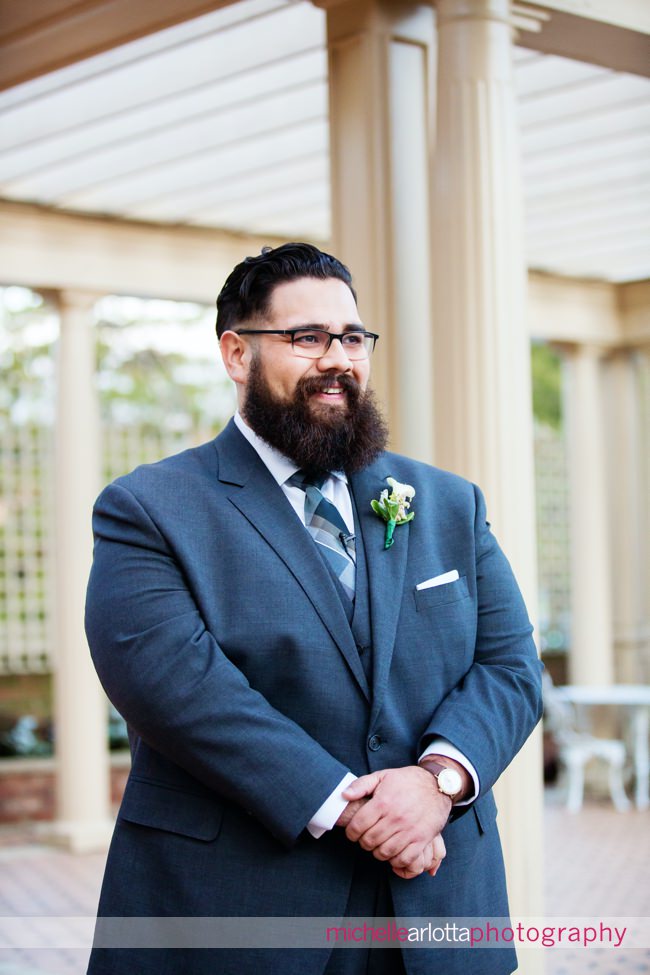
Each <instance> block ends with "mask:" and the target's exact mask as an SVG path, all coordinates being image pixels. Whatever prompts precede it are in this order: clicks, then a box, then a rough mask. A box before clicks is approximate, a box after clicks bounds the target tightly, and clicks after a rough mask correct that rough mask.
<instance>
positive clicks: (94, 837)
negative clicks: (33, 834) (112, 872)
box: [37, 819, 115, 853]
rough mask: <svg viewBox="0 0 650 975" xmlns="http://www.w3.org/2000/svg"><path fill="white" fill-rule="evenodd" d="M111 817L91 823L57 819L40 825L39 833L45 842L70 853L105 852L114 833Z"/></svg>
mask: <svg viewBox="0 0 650 975" xmlns="http://www.w3.org/2000/svg"><path fill="white" fill-rule="evenodd" d="M114 826H115V824H114V822H113V821H112V820H110V819H106V820H97V821H92V822H89V823H79V822H74V821H70V820H68V821H65V820H55V821H54V822H53V823H43V824H42V825H39V827H38V830H37V833H38V835H39V838H40V839H41V840H42V841H43V842H44V843H50V844H52V846H58V847H61V848H62V849H64V850H67V851H68V852H70V853H105V852H106V851H107V850H108V847H109V844H110V841H111V837H112V835H113V829H114Z"/></svg>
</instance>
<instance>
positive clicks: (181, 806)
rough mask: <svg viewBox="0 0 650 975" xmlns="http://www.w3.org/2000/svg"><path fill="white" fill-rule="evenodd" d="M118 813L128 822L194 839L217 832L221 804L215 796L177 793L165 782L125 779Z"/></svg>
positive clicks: (211, 838) (215, 835)
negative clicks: (161, 783)
mask: <svg viewBox="0 0 650 975" xmlns="http://www.w3.org/2000/svg"><path fill="white" fill-rule="evenodd" d="M119 816H120V818H121V819H125V820H127V822H129V823H137V824H138V825H139V826H150V827H152V828H153V829H162V830H166V831H167V832H170V833H179V834H180V835H182V836H191V837H193V838H194V839H197V840H214V839H216V837H217V836H218V835H219V830H220V829H221V821H222V819H223V806H222V805H221V803H220V802H219V801H218V800H217V799H212V798H211V797H210V796H200V795H195V794H193V793H189V792H179V791H178V790H177V789H170V788H169V787H168V786H166V785H159V784H158V783H155V782H145V781H143V780H142V779H133V778H131V779H129V781H128V783H127V786H126V789H125V790H124V797H123V799H122V805H121V806H120V812H119Z"/></svg>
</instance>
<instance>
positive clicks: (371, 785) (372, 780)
mask: <svg viewBox="0 0 650 975" xmlns="http://www.w3.org/2000/svg"><path fill="white" fill-rule="evenodd" d="M381 778H382V774H381V772H371V773H370V774H369V775H361V776H359V778H358V779H355V780H354V782H351V783H350V785H349V786H348V787H347V789H345V790H344V791H343V798H344V799H347V800H348V802H350V801H353V800H355V799H363V798H364V796H369V795H372V793H373V792H374V791H375V789H376V788H377V786H378V785H379V783H380V782H381Z"/></svg>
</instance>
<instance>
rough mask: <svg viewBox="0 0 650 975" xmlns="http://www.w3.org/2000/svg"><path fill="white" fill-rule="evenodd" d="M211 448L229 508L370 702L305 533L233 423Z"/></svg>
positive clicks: (328, 582)
mask: <svg viewBox="0 0 650 975" xmlns="http://www.w3.org/2000/svg"><path fill="white" fill-rule="evenodd" d="M215 446H216V448H217V452H218V456H219V473H218V476H219V480H220V481H222V482H224V483H229V484H232V485H233V490H232V492H231V493H230V495H229V500H230V502H231V504H233V505H234V506H235V508H237V510H238V511H240V512H241V514H242V515H243V516H244V517H245V518H246V519H247V521H249V522H250V524H251V525H252V526H253V527H254V528H255V529H256V531H258V532H259V534H260V536H261V537H262V538H263V539H264V541H265V542H266V543H267V544H268V545H269V546H270V547H271V548H272V549H273V550H274V552H275V553H276V555H277V556H278V557H279V558H280V559H282V561H283V562H284V564H285V565H286V566H287V568H288V569H289V571H290V572H291V573H292V574H293V576H294V578H295V579H296V582H297V583H298V585H299V586H300V587H301V588H302V589H303V591H304V592H305V595H306V596H307V598H308V599H309V600H310V601H311V603H312V605H313V607H314V609H315V611H316V613H317V614H318V616H319V617H320V619H321V621H322V622H323V624H324V626H325V627H326V628H327V630H328V631H329V633H330V635H331V637H332V639H333V640H334V642H335V643H336V645H337V646H338V648H339V650H340V651H341V653H342V654H343V656H344V657H345V659H346V661H347V663H348V665H349V667H350V670H351V671H352V673H353V674H354V676H355V678H356V680H357V681H358V683H359V684H360V686H361V688H362V690H363V692H364V694H365V696H366V698H368V699H369V698H370V690H369V687H368V682H367V680H366V676H365V674H364V672H363V667H362V665H361V660H360V657H359V653H358V651H357V648H356V644H355V642H354V638H353V636H352V632H351V630H350V624H349V623H348V620H347V617H346V615H345V611H344V609H343V606H342V604H341V599H340V597H339V595H338V593H337V591H336V588H335V586H334V583H333V581H332V578H331V576H330V573H329V572H328V570H327V568H326V566H325V564H324V562H323V560H322V559H321V557H320V556H319V554H318V552H317V551H316V550H315V548H314V542H313V540H312V539H311V537H310V536H309V533H308V532H307V531H305V528H304V527H303V526H302V525H301V524H300V521H299V520H298V518H296V515H295V513H294V511H293V510H292V508H291V505H290V504H289V501H288V500H287V498H286V497H285V495H284V493H283V491H282V489H281V488H280V487H279V486H278V484H277V482H276V481H275V479H274V478H273V477H272V476H271V474H270V473H269V471H268V469H267V468H266V466H265V464H264V463H263V462H262V461H261V460H260V458H259V456H258V454H257V452H256V451H255V450H254V449H253V447H252V446H251V445H250V444H249V443H248V442H247V440H246V439H245V437H243V436H242V435H241V434H240V432H239V431H238V430H237V428H236V426H235V425H234V423H232V421H231V423H230V424H229V425H228V426H227V427H226V429H225V430H224V432H223V433H222V434H221V436H219V437H218V438H217V440H216V442H215Z"/></svg>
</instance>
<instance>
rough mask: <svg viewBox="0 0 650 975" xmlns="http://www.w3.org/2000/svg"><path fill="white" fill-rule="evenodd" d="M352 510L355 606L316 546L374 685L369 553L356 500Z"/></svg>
mask: <svg viewBox="0 0 650 975" xmlns="http://www.w3.org/2000/svg"><path fill="white" fill-rule="evenodd" d="M350 497H352V495H350ZM352 507H353V509H354V527H355V531H356V535H355V548H356V566H357V570H356V588H355V596H354V603H352V601H351V600H350V598H349V597H348V595H347V593H346V592H345V590H344V589H343V587H342V585H341V583H340V582H339V580H338V579H337V577H336V574H335V573H334V571H333V569H332V568H331V567H330V564H329V562H328V561H327V559H326V557H325V555H324V554H323V552H322V548H321V546H320V545H318V544H317V543H316V542H314V544H315V545H316V548H317V549H318V551H319V553H320V556H321V558H322V560H323V562H324V563H325V565H326V566H327V570H328V572H329V574H330V576H331V577H332V580H333V582H334V585H335V587H336V591H337V593H338V594H339V598H340V600H341V603H342V605H343V609H344V610H345V615H346V616H347V618H348V623H349V624H350V629H351V630H352V636H353V637H354V642H355V643H356V645H357V650H358V651H359V658H360V660H361V663H362V665H363V669H364V672H365V675H366V679H367V681H368V684H369V685H370V686H372V631H371V628H370V596H369V592H368V567H367V565H366V553H365V549H364V546H363V537H362V535H361V532H360V531H359V519H358V518H357V512H356V507H355V505H354V499H353V500H352Z"/></svg>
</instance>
